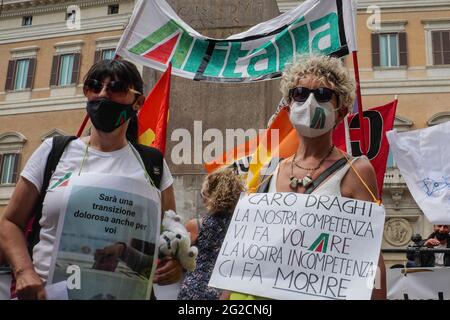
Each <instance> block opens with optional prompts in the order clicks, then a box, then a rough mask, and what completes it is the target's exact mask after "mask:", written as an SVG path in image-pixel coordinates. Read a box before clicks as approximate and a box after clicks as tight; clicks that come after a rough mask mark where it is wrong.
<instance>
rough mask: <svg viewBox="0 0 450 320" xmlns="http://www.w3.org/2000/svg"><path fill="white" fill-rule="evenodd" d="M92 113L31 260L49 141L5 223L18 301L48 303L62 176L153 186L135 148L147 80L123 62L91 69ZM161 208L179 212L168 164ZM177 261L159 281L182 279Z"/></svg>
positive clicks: (48, 204) (66, 158) (50, 197)
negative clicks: (30, 233) (31, 232)
mask: <svg viewBox="0 0 450 320" xmlns="http://www.w3.org/2000/svg"><path fill="white" fill-rule="evenodd" d="M83 92H84V95H85V96H86V98H87V107H86V109H87V112H88V114H89V117H90V120H91V122H92V124H93V127H92V128H91V132H90V135H89V136H87V137H83V138H79V139H75V140H73V141H71V142H70V143H69V144H68V145H67V146H66V148H65V149H64V153H63V155H62V157H61V158H60V160H59V162H58V165H57V167H56V170H55V171H54V172H53V174H52V176H51V179H50V184H49V186H53V187H49V188H48V189H47V192H46V196H45V198H44V201H43V209H42V218H41V219H40V221H39V224H40V235H39V242H38V243H37V244H36V245H35V247H34V248H33V253H32V256H30V254H29V253H28V251H27V244H26V239H25V237H24V231H23V230H24V229H25V226H26V225H27V223H28V221H29V220H30V217H31V216H32V213H33V208H34V207H35V204H36V203H37V202H38V201H40V192H41V188H42V185H43V180H44V172H45V164H46V161H47V158H48V155H49V153H50V151H51V148H52V139H48V140H46V141H44V142H43V143H42V145H41V146H40V147H39V148H38V149H37V150H36V151H35V152H34V154H33V155H32V156H31V158H30V159H29V160H28V162H27V164H26V166H25V168H24V170H23V172H22V173H21V176H20V178H19V181H18V183H17V186H16V188H15V191H14V193H13V195H12V197H11V200H10V202H9V204H8V206H7V207H6V210H5V212H4V214H3V216H2V217H1V219H0V249H1V251H3V253H4V254H5V256H6V258H7V260H8V262H9V263H10V265H11V268H12V271H13V274H14V276H15V279H16V292H17V296H18V298H19V299H45V291H44V285H45V283H46V281H47V277H48V275H49V269H50V263H51V257H52V253H53V251H54V248H55V236H56V230H57V225H58V220H59V212H60V209H61V206H62V205H63V200H62V199H63V194H64V190H65V188H64V186H63V184H60V185H59V186H56V187H54V186H55V185H58V181H59V180H60V179H61V178H63V177H69V178H70V176H71V174H72V173H74V172H83V173H85V172H89V173H100V174H114V175H116V176H125V177H129V178H133V179H137V180H141V181H143V182H144V183H146V184H148V183H149V181H148V180H150V179H149V177H148V174H145V168H143V166H142V160H141V159H139V154H138V153H137V152H136V149H135V148H134V146H133V144H134V143H136V141H137V111H138V110H139V108H140V107H141V106H142V104H143V103H144V100H145V97H144V96H143V81H142V78H141V76H140V74H139V72H138V70H137V68H136V67H135V66H134V65H133V64H132V63H130V62H127V61H124V60H103V61H100V62H98V63H96V64H95V65H93V66H92V67H91V69H90V70H89V72H88V73H87V75H86V77H85V81H84V87H83ZM162 169H163V170H162V171H163V172H162V177H161V183H160V186H159V191H160V194H161V208H162V210H163V212H165V211H166V210H169V209H172V210H175V198H174V191H173V186H172V184H173V178H172V175H171V173H170V170H169V168H168V166H167V164H166V162H165V160H164V161H163V168H162ZM181 270H182V269H181V267H180V264H179V263H178V261H176V260H171V259H168V260H166V261H164V262H163V264H162V265H160V267H159V268H158V269H157V270H156V275H155V278H154V282H156V283H159V284H168V283H173V282H176V281H177V280H178V279H179V278H180V276H181Z"/></svg>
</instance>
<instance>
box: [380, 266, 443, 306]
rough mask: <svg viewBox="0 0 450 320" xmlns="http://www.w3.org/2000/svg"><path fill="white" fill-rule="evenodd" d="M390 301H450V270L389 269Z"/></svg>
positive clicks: (387, 277) (387, 273) (387, 272)
mask: <svg viewBox="0 0 450 320" xmlns="http://www.w3.org/2000/svg"><path fill="white" fill-rule="evenodd" d="M386 279H387V298H388V299H389V300H425V299H426V300H450V268H414V269H402V268H400V269H389V270H387V271H386Z"/></svg>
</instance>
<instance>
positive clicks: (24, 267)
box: [0, 177, 45, 299]
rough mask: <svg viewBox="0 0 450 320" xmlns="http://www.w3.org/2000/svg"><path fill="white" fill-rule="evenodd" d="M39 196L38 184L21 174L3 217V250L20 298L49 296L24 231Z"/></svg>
mask: <svg viewBox="0 0 450 320" xmlns="http://www.w3.org/2000/svg"><path fill="white" fill-rule="evenodd" d="M38 199H39V192H38V191H37V189H36V187H35V186H34V184H33V183H31V182H30V181H28V180H26V179H25V178H23V177H20V178H19V181H18V182H17V185H16V188H15V190H14V193H13V195H12V197H11V200H10V201H9V204H8V206H7V207H6V209H5V212H4V214H3V216H2V217H1V218H0V249H1V250H2V251H3V253H4V255H5V257H6V259H7V260H8V262H9V264H10V265H11V269H12V271H13V273H14V276H15V278H16V291H17V296H18V298H19V299H45V290H44V286H43V283H42V280H41V279H40V278H39V276H38V275H37V274H36V272H35V271H34V267H33V263H32V261H31V257H30V255H29V254H28V249H27V244H26V239H25V237H24V231H23V230H24V229H25V226H26V223H27V222H28V220H29V219H30V217H31V214H32V212H33V208H34V206H35V203H36V202H37V201H38Z"/></svg>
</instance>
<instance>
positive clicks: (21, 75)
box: [14, 59, 30, 90]
mask: <svg viewBox="0 0 450 320" xmlns="http://www.w3.org/2000/svg"><path fill="white" fill-rule="evenodd" d="M29 66H30V59H21V60H17V61H16V72H15V74H14V90H23V89H25V88H26V87H27V79H28V71H29Z"/></svg>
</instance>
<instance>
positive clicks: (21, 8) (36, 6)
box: [2, 0, 133, 18]
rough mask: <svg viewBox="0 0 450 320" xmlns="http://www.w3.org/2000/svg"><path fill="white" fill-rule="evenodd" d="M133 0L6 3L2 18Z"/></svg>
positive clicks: (62, 0)
mask: <svg viewBox="0 0 450 320" xmlns="http://www.w3.org/2000/svg"><path fill="white" fill-rule="evenodd" d="M130 1H133V0H120V1H119V0H96V1H74V0H31V1H5V3H4V5H3V11H2V17H3V18H5V17H15V16H23V15H34V14H42V13H49V12H57V11H65V10H66V9H67V7H68V6H70V5H78V6H79V7H80V8H86V7H95V6H100V5H105V4H119V3H120V2H130Z"/></svg>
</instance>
